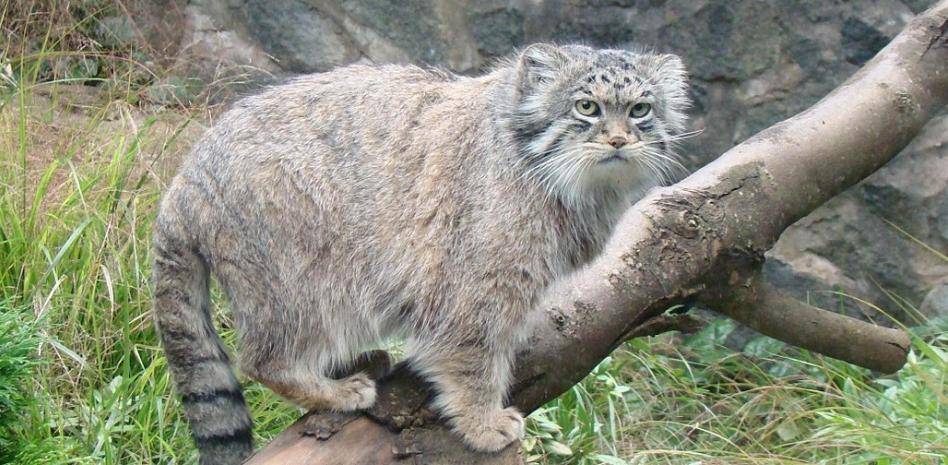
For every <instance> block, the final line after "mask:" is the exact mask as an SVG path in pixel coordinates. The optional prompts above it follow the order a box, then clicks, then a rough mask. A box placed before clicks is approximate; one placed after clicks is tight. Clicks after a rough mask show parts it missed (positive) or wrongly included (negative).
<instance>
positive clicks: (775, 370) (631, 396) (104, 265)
mask: <svg viewBox="0 0 948 465" xmlns="http://www.w3.org/2000/svg"><path fill="white" fill-rule="evenodd" d="M10 14H12V13H11V12H10V11H6V10H5V12H4V15H6V16H5V17H7V18H8V17H9V15H10ZM0 25H3V19H2V18H0ZM77 27H78V26H77ZM67 29H68V30H69V31H72V30H73V29H69V28H67ZM51 30H52V28H50V31H51ZM70 34H72V32H70ZM70 37H72V36H70ZM40 39H41V40H40V41H39V42H38V43H40V45H39V46H38V48H37V49H33V50H31V51H29V52H28V53H27V52H24V54H23V55H20V56H6V55H4V56H2V57H0V463H16V464H24V465H25V464H61V463H70V464H130V463H135V464H171V463H175V464H177V463H189V464H190V463H195V460H196V455H195V452H194V450H193V446H192V444H191V440H190V437H189V433H188V429H187V425H186V424H185V422H184V421H183V419H182V417H181V411H180V408H179V405H178V401H177V399H176V398H175V397H174V396H173V391H172V387H171V382H170V378H169V374H168V372H167V370H166V366H165V360H164V358H163V356H162V353H161V350H160V347H159V346H158V344H157V340H156V336H155V332H154V329H153V327H152V323H151V317H150V314H149V311H150V299H151V294H150V287H149V274H150V269H149V267H150V265H149V253H150V250H149V244H150V223H151V221H152V219H153V217H154V214H155V207H156V203H157V201H158V198H159V196H160V193H161V191H162V189H163V186H164V183H165V182H166V181H167V180H168V179H169V176H170V174H171V173H172V171H173V167H174V166H175V163H176V161H177V160H179V159H180V157H181V156H182V154H183V153H184V151H185V150H186V148H187V145H188V143H189V141H191V140H193V138H194V137H195V135H196V134H198V133H199V132H200V126H201V124H202V122H203V121H204V120H205V119H204V117H203V116H201V115H202V114H203V112H204V110H205V109H203V108H192V109H181V108H177V109H165V108H155V109H151V110H143V109H142V108H139V107H136V106H134V105H130V104H129V103H130V102H131V103H137V102H138V99H137V98H136V97H135V96H134V95H131V94H134V93H136V92H138V88H137V87H136V85H137V84H136V83H134V82H132V81H131V79H132V78H131V77H128V78H127V79H129V80H128V82H125V85H116V82H118V83H120V84H121V79H122V78H121V77H119V78H116V76H118V74H116V73H114V72H113V74H112V75H109V76H106V77H101V76H100V77H99V78H95V79H101V80H102V82H101V83H100V84H99V85H98V86H97V87H96V88H92V87H89V86H77V85H75V83H76V80H75V79H70V78H60V77H57V76H55V75H47V74H44V73H45V72H46V71H44V70H45V69H46V68H44V66H46V65H45V64H44V63H46V62H47V61H46V60H47V59H49V58H50V57H54V56H58V55H57V54H59V55H61V54H63V53H67V54H68V53H74V51H70V50H66V49H64V47H62V46H61V45H62V44H63V43H66V42H67V41H66V40H65V39H62V40H61V39H57V37H56V36H55V35H54V34H52V33H49V32H47V33H45V34H41V36H40ZM70 40H74V41H76V40H78V41H79V42H81V40H79V39H75V38H73V39H70ZM33 43H37V42H36V41H33ZM82 53H83V54H84V55H88V54H90V53H91V54H93V55H94V56H96V57H97V58H96V59H101V60H106V59H107V57H108V56H109V55H108V54H107V53H104V52H101V51H91V52H90V51H82ZM96 54H97V55H96ZM120 58H121V57H120ZM116 59H117V60H119V61H121V62H122V63H126V61H125V59H124V58H121V59H119V58H116ZM103 69H112V70H118V69H124V68H121V67H120V66H117V65H116V66H112V64H108V66H104V68H103ZM88 81H89V79H84V80H83V82H84V83H86V84H90V82H88ZM106 82H108V83H111V84H106ZM91 83H95V82H91ZM102 88H105V90H101V89H102ZM83 95H85V97H83ZM217 301H218V303H220V299H219V298H217ZM219 307H220V306H219ZM218 322H219V325H220V327H221V329H222V333H223V336H224V338H225V340H226V341H227V342H228V343H230V344H232V343H233V339H234V334H233V331H231V330H230V325H229V321H228V318H227V315H226V313H225V312H220V314H219V315H218ZM728 324H729V323H728V322H726V321H720V322H717V323H715V324H713V325H711V326H710V327H709V328H708V329H706V330H705V331H704V332H703V333H702V334H699V335H697V336H695V337H691V338H688V339H687V340H683V339H681V338H680V337H677V336H668V335H666V336H662V337H657V338H651V339H647V340H637V341H633V342H631V343H629V344H626V345H625V346H623V347H622V348H621V349H619V350H618V351H617V352H616V353H615V354H613V356H612V357H610V358H609V359H607V360H605V361H603V362H602V364H601V365H600V366H599V367H598V368H597V369H596V371H595V372H594V373H593V374H592V375H590V376H589V377H588V378H587V379H586V380H585V381H583V382H582V383H581V384H579V385H577V386H575V387H574V388H573V389H572V390H571V391H570V392H568V393H566V394H565V395H563V396H562V397H561V398H559V399H557V400H556V401H553V402H551V403H550V404H548V405H547V406H545V407H544V408H543V409H542V410H541V411H539V412H537V413H535V414H534V415H533V416H532V418H531V420H530V422H529V431H530V434H529V436H528V438H527V439H526V440H525V441H524V445H525V448H526V450H527V454H526V455H527V458H528V460H529V462H530V463H548V464H712V463H714V464H718V463H720V464H725V463H727V464H742V463H754V464H802V463H820V464H875V465H889V464H937V463H944V456H945V454H948V443H946V439H945V438H946V437H948V414H946V410H945V406H946V384H948V383H946V376H948V374H946V373H948V355H946V347H948V327H946V326H945V325H944V324H943V323H942V324H938V323H931V324H929V325H928V326H927V327H926V328H925V329H924V337H916V338H915V340H914V346H913V351H912V355H911V357H910V360H909V364H908V365H907V366H906V368H905V369H903V370H902V371H901V372H899V373H898V374H897V375H894V376H887V377H874V376H872V375H871V374H870V373H868V372H867V371H866V370H862V369H858V368H854V367H852V366H850V365H847V364H845V363H842V362H836V361H831V360H828V359H823V358H821V357H815V356H811V355H809V354H805V353H800V352H798V351H794V350H792V349H789V348H786V347H784V346H782V345H781V344H779V343H776V342H774V341H772V340H769V339H761V340H758V341H756V342H755V343H754V344H752V346H751V347H750V348H749V349H748V350H747V351H746V352H745V353H742V354H735V353H733V352H730V351H728V350H726V349H723V348H722V347H721V345H720V343H721V339H722V335H723V334H726V330H727V325H728ZM920 334H921V333H920ZM246 394H247V398H248V401H249V403H250V405H251V409H252V411H253V415H254V420H255V434H256V436H257V439H258V443H262V442H265V441H266V440H268V439H269V438H271V437H272V436H273V435H275V434H276V433H278V432H279V431H281V430H282V429H283V428H284V427H286V426H287V425H288V424H289V422H291V421H293V420H294V419H295V418H296V417H297V416H298V411H297V410H296V409H295V408H293V407H291V406H289V405H287V404H286V403H284V402H282V401H280V400H279V399H277V398H276V397H275V396H274V395H273V394H272V393H270V392H269V391H267V390H266V389H264V388H262V387H261V386H259V385H257V384H253V383H247V385H246Z"/></svg>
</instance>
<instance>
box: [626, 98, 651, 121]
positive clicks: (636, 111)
mask: <svg viewBox="0 0 948 465" xmlns="http://www.w3.org/2000/svg"><path fill="white" fill-rule="evenodd" d="M651 111H652V106H651V105H649V104H647V103H645V102H640V103H636V104H635V105H632V111H630V112H629V116H631V117H633V118H642V117H644V116H645V115H647V114H649V113H650V112H651Z"/></svg>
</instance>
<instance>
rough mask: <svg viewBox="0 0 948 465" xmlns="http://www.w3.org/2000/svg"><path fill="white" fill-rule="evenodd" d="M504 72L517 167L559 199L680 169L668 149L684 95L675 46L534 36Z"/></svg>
mask: <svg viewBox="0 0 948 465" xmlns="http://www.w3.org/2000/svg"><path fill="white" fill-rule="evenodd" d="M512 75H513V78H512V79H514V80H515V82H514V83H513V86H514V88H515V91H514V92H513V93H512V96H511V97H510V98H511V100H512V101H510V102H507V105H506V107H507V108H508V111H507V112H505V113H506V114H505V115H504V124H505V125H506V127H507V128H508V130H509V131H510V133H511V134H512V136H513V139H514V141H515V144H516V145H517V148H518V152H519V154H520V155H521V156H522V157H523V158H524V161H525V165H526V169H527V172H526V173H525V174H526V176H527V177H528V178H529V179H531V180H534V181H536V182H540V183H542V184H543V185H544V186H545V187H547V188H548V189H549V190H550V192H551V193H552V194H554V195H557V196H558V197H560V198H561V199H562V200H564V201H566V202H569V203H579V204H582V203H583V202H584V201H585V200H587V199H588V198H589V197H590V196H592V195H594V192H595V191H601V190H602V189H612V190H615V191H620V192H621V191H633V190H638V191H644V190H645V189H647V188H649V187H652V186H654V185H657V184H661V183H663V182H668V181H670V180H671V178H672V177H673V173H674V172H675V171H676V170H683V168H681V164H680V163H679V162H678V161H677V159H676V156H675V154H674V153H673V152H672V146H673V142H674V141H675V140H677V139H679V138H680V137H681V134H682V130H683V129H684V123H685V117H686V115H685V113H684V112H685V109H686V108H687V106H688V105H689V100H688V95H687V87H688V85H687V76H686V72H685V69H684V65H683V64H682V62H681V60H680V59H679V58H678V57H677V56H675V55H667V54H654V53H646V52H630V51H625V50H598V49H593V48H590V47H586V46H580V45H567V46H555V45H548V44H534V45H531V46H529V47H527V48H526V49H524V50H523V51H522V52H521V53H520V55H519V56H518V57H517V58H516V59H515V60H514V63H513V73H512Z"/></svg>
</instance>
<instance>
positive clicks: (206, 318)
mask: <svg viewBox="0 0 948 465" xmlns="http://www.w3.org/2000/svg"><path fill="white" fill-rule="evenodd" d="M173 223H175V221H174V220H172V221H163V219H162V218H161V217H160V216H159V219H158V221H157V223H156V229H155V250H154V254H155V259H154V274H153V280H154V285H155V307H154V314H155V320H156V325H157V327H158V332H159V334H160V336H161V343H162V346H163V347H164V350H165V355H166V357H167V359H168V366H169V367H170V369H171V374H172V377H173V378H174V382H175V386H176V388H177V390H178V393H179V394H180V395H181V400H182V404H183V407H184V413H185V417H187V419H188V422H189V423H190V425H191V435H192V437H193V438H194V443H195V445H196V446H197V448H198V450H199V451H200V453H201V462H200V463H201V465H237V464H240V463H243V461H244V460H245V459H246V458H247V457H248V456H249V455H250V453H251V452H252V451H253V444H252V437H251V432H250V431H251V420H250V414H249V412H248V411H247V404H246V402H244V396H243V394H241V392H240V385H239V384H238V383H237V378H236V377H234V373H233V371H232V370H231V368H230V363H229V360H228V357H227V352H226V351H225V350H224V347H223V345H222V343H221V340H220V338H219V337H218V335H217V333H216V332H215V331H214V325H213V322H212V321H211V315H210V311H209V293H208V274H209V273H208V267H207V264H206V263H205V262H204V260H203V259H202V258H201V257H200V256H198V255H197V254H196V253H195V252H194V250H193V247H192V246H191V245H190V244H189V243H188V242H187V241H183V240H180V239H179V238H180V237H186V236H185V235H184V234H180V233H181V232H182V231H181V230H180V229H178V228H176V227H175V226H176V225H175V224H173ZM176 229H177V230H176Z"/></svg>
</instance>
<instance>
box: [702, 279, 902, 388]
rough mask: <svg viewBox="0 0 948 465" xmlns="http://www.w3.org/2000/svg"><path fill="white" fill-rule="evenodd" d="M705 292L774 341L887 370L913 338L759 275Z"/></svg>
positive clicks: (716, 306)
mask: <svg viewBox="0 0 948 465" xmlns="http://www.w3.org/2000/svg"><path fill="white" fill-rule="evenodd" d="M729 284H730V285H727V286H724V287H719V288H716V289H713V290H710V291H709V292H707V293H705V295H704V297H705V298H704V299H703V301H704V303H705V304H706V305H708V306H709V307H710V308H711V309H713V310H717V311H719V312H721V313H723V314H725V315H727V316H729V317H731V318H733V319H735V320H737V321H740V322H741V323H744V324H745V325H747V326H749V327H751V328H753V329H755V330H757V331H758V332H760V333H762V334H766V335H768V336H770V337H773V338H775V339H780V340H781V341H784V342H787V343H789V344H792V345H795V346H797V347H801V348H804V349H808V350H811V351H813V352H817V353H820V354H823V355H828V356H830V357H833V358H835V359H839V360H844V361H847V362H849V363H852V364H854V365H859V366H862V367H866V368H871V369H873V370H876V371H881V372H883V373H894V372H896V371H898V370H899V369H900V368H902V365H904V364H905V359H906V356H907V355H908V351H909V347H910V346H911V340H910V339H909V335H908V334H907V333H905V332H904V331H899V330H897V329H892V328H886V327H884V326H878V325H874V324H871V323H866V322H864V321H862V320H857V319H855V318H851V317H848V316H846V315H840V314H838V313H833V312H828V311H826V310H821V309H819V308H816V307H813V306H811V305H807V304H806V303H804V302H800V301H798V300H796V299H794V298H792V297H789V296H787V295H784V294H783V293H781V292H780V291H779V290H777V289H775V288H774V287H773V286H771V285H769V284H767V283H766V282H763V281H762V280H761V277H760V274H759V273H757V274H755V275H754V276H753V277H752V278H750V279H748V280H747V281H745V282H731V283H729Z"/></svg>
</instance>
